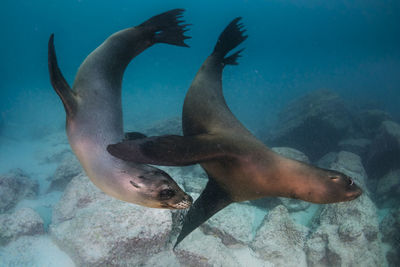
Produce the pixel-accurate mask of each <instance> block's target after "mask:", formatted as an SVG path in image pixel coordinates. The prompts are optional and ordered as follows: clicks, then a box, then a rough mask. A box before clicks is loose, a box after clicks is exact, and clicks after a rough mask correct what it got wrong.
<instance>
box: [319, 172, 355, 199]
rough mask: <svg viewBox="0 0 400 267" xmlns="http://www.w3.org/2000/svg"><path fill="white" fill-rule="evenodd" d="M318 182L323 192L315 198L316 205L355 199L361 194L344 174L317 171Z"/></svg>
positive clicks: (352, 181) (351, 180) (352, 180)
mask: <svg viewBox="0 0 400 267" xmlns="http://www.w3.org/2000/svg"><path fill="white" fill-rule="evenodd" d="M319 171H320V177H319V178H320V179H321V180H320V182H321V184H322V186H323V190H320V192H321V193H322V194H319V195H318V196H317V199H316V201H312V202H316V203H324V204H327V203H336V202H344V201H350V200H353V199H356V198H357V197H359V196H360V195H361V194H362V190H361V188H360V187H359V186H358V185H357V184H356V183H355V182H354V179H352V178H351V177H349V176H347V175H346V174H344V173H341V172H338V171H334V170H327V169H319Z"/></svg>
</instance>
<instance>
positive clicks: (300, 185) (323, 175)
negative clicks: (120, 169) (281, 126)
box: [108, 18, 362, 246]
mask: <svg viewBox="0 0 400 267" xmlns="http://www.w3.org/2000/svg"><path fill="white" fill-rule="evenodd" d="M239 21H240V18H236V19H234V20H233V21H232V22H231V23H230V24H229V25H228V26H227V27H226V29H225V30H224V31H223V32H222V34H221V35H220V36H219V39H218V42H217V44H216V46H215V48H214V51H213V52H212V54H211V55H210V56H209V57H208V58H207V59H206V61H205V62H204V63H203V65H202V66H201V68H200V70H199V71H198V73H197V75H196V77H195V78H194V80H193V82H192V84H191V86H190V88H189V91H188V92H187V94H186V98H185V102H184V105H183V113H182V126H183V133H184V136H183V137H182V136H176V135H174V136H161V137H149V138H141V139H137V140H132V141H124V142H122V143H119V144H114V145H110V146H109V147H108V151H109V152H110V153H111V154H112V155H114V156H116V157H119V158H122V159H124V160H133V161H137V162H145V163H151V164H158V165H189V164H193V163H200V165H201V166H202V167H203V168H204V170H205V171H206V173H207V174H208V177H209V180H208V183H207V185H206V187H205V189H204V191H203V192H202V193H201V195H200V197H199V198H198V199H197V200H196V201H195V203H194V204H193V205H192V207H191V208H190V209H189V211H188V213H187V215H186V217H185V221H184V223H183V227H182V230H181V232H180V234H179V236H178V239H177V241H176V244H175V246H176V245H177V244H179V242H181V241H182V240H183V238H185V237H186V236H187V235H188V234H189V233H190V232H192V231H193V230H194V229H196V228H197V227H198V226H200V225H201V224H202V223H203V222H205V221H206V220H207V219H209V218H210V217H211V216H212V215H214V214H215V213H217V212H218V211H219V210H221V209H223V208H224V207H226V206H227V205H229V204H231V203H233V202H240V201H245V200H253V199H258V198H262V197H288V198H296V199H302V200H305V201H309V202H313V203H334V202H340V201H349V200H352V199H355V198H357V197H358V196H359V195H360V194H361V193H362V191H361V189H360V188H359V187H358V186H357V185H356V184H355V183H354V182H353V180H352V179H351V178H349V177H348V176H346V175H344V174H343V173H340V172H337V171H333V170H325V169H321V168H317V167H314V166H311V165H308V164H305V163H302V162H299V161H296V160H291V159H287V158H284V157H282V156H280V155H278V154H276V153H275V152H273V151H272V150H270V149H269V148H268V147H266V146H265V145H264V144H263V143H262V142H261V141H259V140H258V139H257V138H256V137H254V136H253V135H252V134H251V133H250V132H249V131H248V130H247V129H246V128H245V127H244V126H243V125H242V124H241V123H240V122H239V121H238V120H237V119H236V117H235V116H234V115H233V114H232V112H231V111H230V110H229V108H228V106H227V104H226V102H225V99H224V97H223V94H222V71H223V69H224V67H225V66H226V65H236V64H237V61H236V60H237V58H238V57H239V53H240V52H241V50H239V51H237V52H235V53H233V54H232V55H230V56H226V55H227V54H228V52H229V51H231V50H232V49H234V48H235V47H236V46H238V45H239V44H240V43H242V42H243V41H244V40H245V39H246V38H247V36H245V35H244V30H243V29H242V28H243V25H242V24H241V23H239Z"/></svg>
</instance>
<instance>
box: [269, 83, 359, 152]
mask: <svg viewBox="0 0 400 267" xmlns="http://www.w3.org/2000/svg"><path fill="white" fill-rule="evenodd" d="M352 127H353V125H352V115H351V113H350V111H349V109H348V107H347V106H346V104H345V102H344V101H343V100H342V99H341V98H340V97H339V95H337V94H336V93H334V92H332V91H329V90H318V91H314V92H311V93H308V94H307V95H305V96H303V97H301V98H299V99H297V100H295V101H293V102H292V103H290V104H289V105H288V106H287V107H286V108H285V109H284V110H283V111H282V112H281V113H280V114H279V116H278V121H277V125H276V127H275V130H274V131H273V132H271V135H272V137H271V139H270V140H268V144H269V145H273V146H288V147H293V148H296V149H298V150H300V151H303V152H304V153H305V154H306V155H308V156H309V157H310V158H311V160H315V159H317V158H320V157H321V156H322V155H324V154H326V153H328V152H329V151H334V150H336V148H337V144H338V142H339V141H340V140H341V139H343V138H344V137H345V136H347V135H348V134H349V133H350V132H351V130H352Z"/></svg>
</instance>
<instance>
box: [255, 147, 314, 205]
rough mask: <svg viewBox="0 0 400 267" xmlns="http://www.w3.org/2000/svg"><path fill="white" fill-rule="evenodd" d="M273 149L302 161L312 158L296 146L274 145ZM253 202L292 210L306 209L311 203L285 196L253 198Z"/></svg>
mask: <svg viewBox="0 0 400 267" xmlns="http://www.w3.org/2000/svg"><path fill="white" fill-rule="evenodd" d="M272 150H273V151H274V152H276V153H278V154H279V155H281V156H284V157H286V158H289V159H294V160H298V161H302V162H305V163H310V160H309V159H308V157H307V156H306V155H305V154H304V153H303V152H301V151H299V150H296V149H294V148H290V147H273V148H272ZM251 203H252V204H254V205H256V206H258V207H262V208H266V209H273V208H274V207H276V206H278V205H283V206H285V207H286V208H287V209H288V210H289V211H290V212H296V211H302V210H306V209H307V208H308V207H310V205H311V204H310V203H309V202H305V201H302V200H298V199H291V198H284V197H278V198H262V199H257V200H252V201H251Z"/></svg>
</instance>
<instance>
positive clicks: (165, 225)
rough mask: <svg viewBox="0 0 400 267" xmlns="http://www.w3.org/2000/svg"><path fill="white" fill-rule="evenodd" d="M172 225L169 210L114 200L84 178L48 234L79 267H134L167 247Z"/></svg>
mask: <svg viewBox="0 0 400 267" xmlns="http://www.w3.org/2000/svg"><path fill="white" fill-rule="evenodd" d="M171 226H172V219H171V212H170V211H169V210H161V209H150V208H145V207H141V206H138V205H134V204H130V203H126V202H121V201H118V200H116V199H113V198H111V197H109V196H107V195H105V194H104V193H103V192H101V191H100V190H98V189H97V188H96V187H95V186H94V185H93V184H92V183H91V182H90V181H89V179H88V178H87V176H85V175H83V174H81V175H78V176H77V177H75V178H74V179H73V180H72V181H71V182H70V183H69V184H68V186H67V188H66V190H65V192H64V195H63V197H62V199H61V200H60V202H59V203H58V205H57V206H56V207H55V210H54V214H53V224H52V225H51V227H50V233H51V236H52V238H53V240H54V241H55V242H56V243H57V244H58V246H59V247H60V248H61V249H62V250H64V251H66V252H67V253H68V254H69V255H70V256H71V258H72V259H73V260H74V262H75V263H76V264H77V265H79V266H99V265H119V266H120V265H122V266H127V265H131V266H133V265H135V266H136V265H141V264H144V263H145V262H147V261H148V259H149V258H150V257H151V256H152V255H154V254H157V253H159V252H161V251H162V250H164V249H165V247H166V245H167V243H168V241H169V233H170V230H171Z"/></svg>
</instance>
